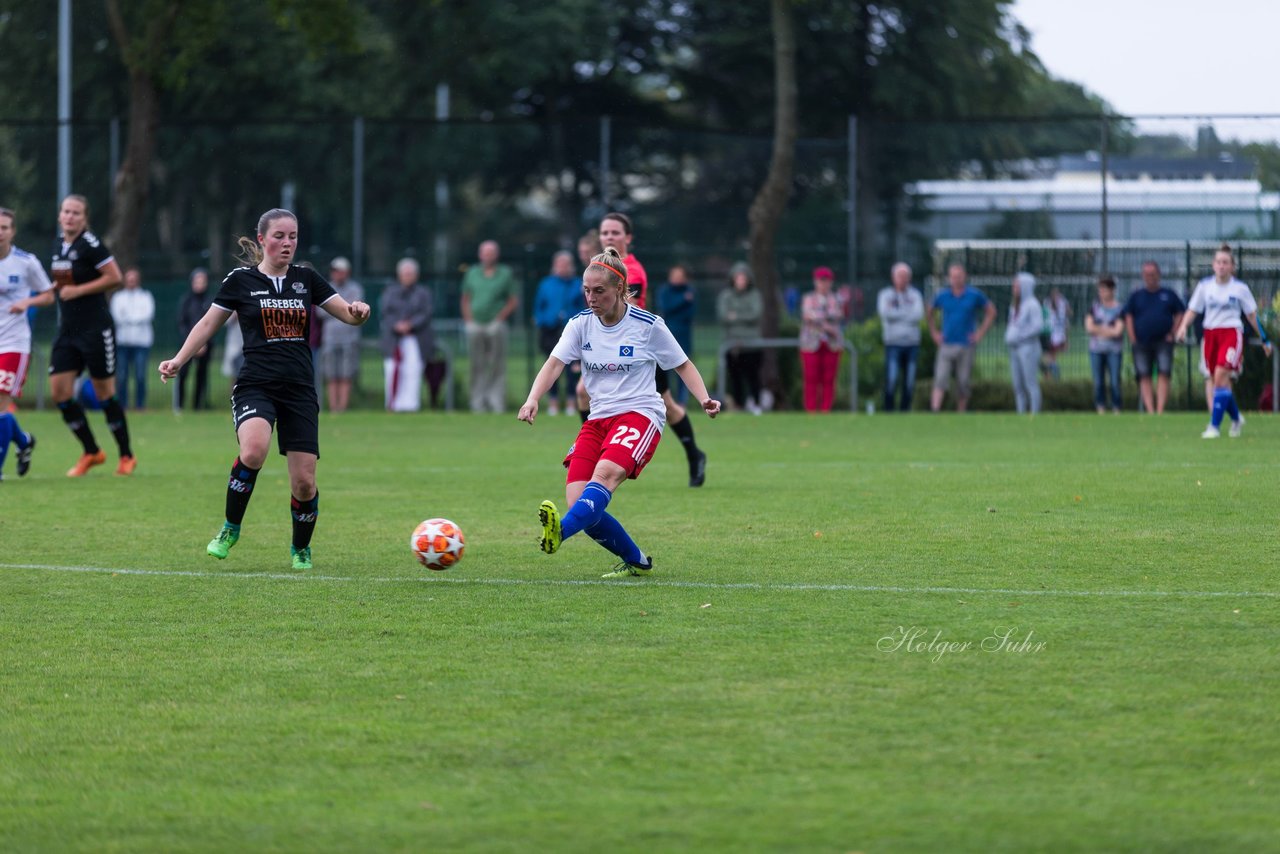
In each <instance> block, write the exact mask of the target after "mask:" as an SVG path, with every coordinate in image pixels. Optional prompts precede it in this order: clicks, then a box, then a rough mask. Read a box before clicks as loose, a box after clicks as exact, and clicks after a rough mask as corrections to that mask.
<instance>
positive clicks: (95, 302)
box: [29, 194, 138, 477]
mask: <svg viewBox="0 0 1280 854" xmlns="http://www.w3.org/2000/svg"><path fill="white" fill-rule="evenodd" d="M58 225H59V227H61V229H62V239H61V240H60V241H59V242H58V243H57V244H56V246H55V248H54V252H53V263H52V264H50V267H49V269H50V270H52V271H53V289H52V290H49V291H45V292H44V293H42V294H38V295H36V296H34V297H31V299H30V301H29V304H30V305H37V306H47V305H53V304H54V301H55V300H56V301H57V304H58V335H57V337H56V338H54V339H53V351H52V353H51V354H50V356H49V393H50V395H51V396H52V397H53V402H54V403H56V404H57V405H58V410H59V411H60V412H61V413H62V420H63V421H65V422H66V423H67V427H68V428H69V429H70V430H71V432H72V433H74V434H75V435H76V438H77V439H79V440H80V444H81V446H82V447H83V449H84V453H82V454H81V455H80V459H79V460H77V461H76V464H75V465H74V466H72V467H71V468H70V470H68V471H67V477H83V476H84V475H85V474H86V473H87V472H88V471H89V469H91V468H93V467H94V466H100V465H102V464H103V463H105V462H106V461H107V454H106V452H105V451H103V450H102V449H101V448H99V447H98V442H97V440H96V439H95V438H94V436H93V430H91V429H90V428H89V422H88V420H87V418H86V416H85V412H84V407H82V406H81V405H80V403H79V401H77V400H76V399H75V390H76V377H78V376H79V375H80V372H81V371H84V370H85V369H88V371H89V380H90V382H92V383H93V393H94V395H96V396H97V398H98V400H100V401H102V414H103V415H105V416H106V417H107V427H108V428H109V429H110V430H111V435H112V436H114V437H115V440H116V446H117V447H118V448H119V449H120V464H119V465H118V466H117V467H116V474H119V475H130V474H133V470H134V468H136V467H137V465H138V461H137V460H136V459H135V458H134V456H133V450H132V448H131V447H130V446H129V424H128V421H127V420H126V419H125V417H124V407H123V406H121V405H120V400H119V398H117V397H116V332H115V324H114V322H113V321H112V320H111V310H110V309H109V308H108V306H107V296H108V294H109V293H110V291H112V290H114V289H115V288H117V287H119V285H120V280H121V276H120V265H119V264H117V263H116V259H115V258H114V257H112V255H111V250H109V249H107V247H106V246H105V245H104V244H103V243H102V241H101V240H99V239H98V238H97V237H96V236H94V234H93V232H91V231H89V202H88V200H87V199H85V197H84V196H80V195H74V194H73V195H70V196H67V197H66V198H65V199H63V200H62V206H61V207H60V208H59V209H58Z"/></svg>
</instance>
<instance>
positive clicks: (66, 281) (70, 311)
mask: <svg viewBox="0 0 1280 854" xmlns="http://www.w3.org/2000/svg"><path fill="white" fill-rule="evenodd" d="M114 260H115V259H114V258H113V257H112V255H111V250H110V249H108V248H107V247H106V245H105V244H103V242H102V241H101V240H99V239H98V238H97V237H96V236H95V235H94V234H93V232H90V231H84V232H81V233H80V236H79V237H77V238H76V239H75V240H73V241H71V242H70V243H64V242H63V241H62V240H59V241H58V242H57V243H56V244H55V245H54V247H53V260H52V261H51V262H50V264H49V272H51V273H52V274H53V275H52V278H53V284H54V287H55V288H58V287H61V286H62V285H83V284H84V283H85V282H92V281H93V280H94V279H96V278H98V277H99V276H101V275H102V273H101V270H102V268H103V267H104V266H105V265H106V264H108V263H109V262H111V261H114ZM55 293H57V291H55ZM57 296H58V323H59V327H60V329H61V331H62V332H63V333H64V334H75V333H80V332H100V331H102V330H103V329H110V328H112V325H111V309H110V308H109V307H108V303H107V294H106V292H102V293H96V294H90V295H88V296H83V297H76V298H75V299H69V300H63V299H62V295H61V294H60V293H58V294H57Z"/></svg>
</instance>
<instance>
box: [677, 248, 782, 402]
mask: <svg viewBox="0 0 1280 854" xmlns="http://www.w3.org/2000/svg"><path fill="white" fill-rule="evenodd" d="M763 311H764V303H763V301H762V300H761V299H760V291H758V290H757V289H756V287H755V279H754V278H753V277H752V275H751V267H750V265H748V264H746V263H743V262H741V261H739V262H738V263H737V264H734V265H733V267H732V269H730V270H729V284H728V287H726V288H725V289H724V290H723V291H721V292H720V296H719V298H718V299H717V300H716V316H717V317H718V318H719V320H720V327H721V330H722V332H721V341H722V342H723V343H725V344H730V345H732V346H731V347H730V349H729V351H728V352H727V353H725V371H726V373H727V374H728V380H729V394H731V395H732V396H733V402H734V403H735V404H736V405H737V407H738V408H739V409H745V410H747V411H748V412H750V413H751V414H752V415H759V414H760V413H761V412H762V411H763V410H762V409H761V408H760V351H759V350H757V349H755V348H754V347H748V346H745V342H747V341H750V340H752V339H753V338H759V337H760V315H761V314H762V313H763ZM677 340H679V339H677Z"/></svg>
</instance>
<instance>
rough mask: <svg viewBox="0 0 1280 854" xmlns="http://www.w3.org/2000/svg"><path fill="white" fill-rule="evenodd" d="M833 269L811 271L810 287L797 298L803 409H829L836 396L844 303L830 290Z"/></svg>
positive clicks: (823, 410)
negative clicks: (811, 286) (811, 280)
mask: <svg viewBox="0 0 1280 854" xmlns="http://www.w3.org/2000/svg"><path fill="white" fill-rule="evenodd" d="M834 283H835V273H833V272H831V268H830V267H818V268H817V269H815V270H814V271H813V290H812V291H810V292H809V293H807V294H805V295H804V298H803V299H801V300H800V365H801V368H802V370H803V373H804V408H805V411H806V412H830V411H831V406H832V404H834V403H835V396H836V375H837V374H838V373H839V371H840V354H841V353H842V352H843V351H844V333H843V332H842V331H841V328H840V324H841V321H843V320H844V307H843V306H842V305H840V300H839V298H837V297H836V295H835V294H834V293H832V286H833V285H834Z"/></svg>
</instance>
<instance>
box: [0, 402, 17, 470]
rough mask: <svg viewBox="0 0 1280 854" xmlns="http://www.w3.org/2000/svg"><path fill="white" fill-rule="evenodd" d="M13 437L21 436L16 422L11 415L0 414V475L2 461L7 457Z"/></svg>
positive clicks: (2, 466) (2, 465) (6, 413)
mask: <svg viewBox="0 0 1280 854" xmlns="http://www.w3.org/2000/svg"><path fill="white" fill-rule="evenodd" d="M15 435H21V431H20V430H18V422H17V421H15V420H14V417H13V414H12V413H9V412H0V474H4V461H5V458H6V457H8V456H9V443H10V442H12V441H13V438H14V436H15Z"/></svg>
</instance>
